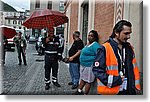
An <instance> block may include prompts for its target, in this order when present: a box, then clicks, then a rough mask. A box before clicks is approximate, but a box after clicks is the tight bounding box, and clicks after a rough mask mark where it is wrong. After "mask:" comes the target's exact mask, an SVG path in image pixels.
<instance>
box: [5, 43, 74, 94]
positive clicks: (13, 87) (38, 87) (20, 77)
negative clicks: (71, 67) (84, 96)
mask: <svg viewBox="0 0 150 102" xmlns="http://www.w3.org/2000/svg"><path fill="white" fill-rule="evenodd" d="M27 64H28V65H27V66H24V65H23V64H22V65H21V66H19V65H18V58H17V52H7V55H6V64H5V66H4V67H3V68H2V70H3V72H2V73H3V81H2V82H3V93H2V94H8V95H12V94H13V95H31V94H32V95H34V94H36V95H45V94H48V95H51V94H53V95H66V94H68V95H70V94H72V93H73V92H74V91H76V90H72V89H71V86H68V85H67V83H68V82H69V81H70V75H69V72H68V65H67V64H65V63H64V62H60V64H59V73H58V75H59V76H58V80H59V83H60V84H61V87H60V88H58V87H56V86H54V85H53V84H51V85H50V89H49V90H45V89H44V85H45V84H44V56H38V55H37V54H36V51H35V48H34V44H29V46H28V49H27Z"/></svg>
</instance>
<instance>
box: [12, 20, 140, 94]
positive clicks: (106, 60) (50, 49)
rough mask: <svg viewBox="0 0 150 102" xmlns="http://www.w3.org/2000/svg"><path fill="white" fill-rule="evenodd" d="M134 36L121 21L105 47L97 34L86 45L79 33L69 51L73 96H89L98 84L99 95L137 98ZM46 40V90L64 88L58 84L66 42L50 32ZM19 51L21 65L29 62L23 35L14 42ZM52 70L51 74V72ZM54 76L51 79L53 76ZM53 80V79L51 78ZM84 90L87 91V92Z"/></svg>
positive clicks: (138, 80)
mask: <svg viewBox="0 0 150 102" xmlns="http://www.w3.org/2000/svg"><path fill="white" fill-rule="evenodd" d="M131 33H132V24H131V23H130V22H129V21H126V20H121V21H119V22H118V23H117V24H116V25H115V26H114V28H113V31H112V35H111V36H110V37H109V39H108V40H107V41H106V42H104V43H103V44H100V43H99V34H98V32H97V31H95V30H91V31H90V32H89V33H88V39H87V40H88V43H87V44H86V45H84V44H83V41H82V40H81V39H80V32H79V31H75V32H74V33H73V34H72V38H73V40H74V41H73V44H72V46H71V47H70V49H69V52H68V54H69V57H68V58H67V61H66V62H67V63H68V62H69V73H70V79H71V80H70V82H68V85H72V87H71V88H72V89H76V92H75V93H72V94H73V95H88V94H89V91H90V90H91V85H92V84H94V82H95V81H96V82H97V94H100V95H135V94H136V93H137V92H139V91H140V75H139V69H138V66H137V63H136V58H135V53H134V50H133V47H132V45H131V44H130V43H129V42H127V40H128V39H130V34H131ZM47 35H48V36H47V37H45V38H44V39H43V45H44V48H45V66H44V69H45V90H49V88H50V84H51V80H50V79H52V83H53V84H54V85H55V86H57V87H61V85H60V84H59V81H58V68H59V63H58V61H61V60H62V53H63V50H64V39H62V36H59V37H58V36H55V35H54V29H49V30H48V34H47ZM14 42H15V44H16V47H17V51H18V59H19V65H21V64H22V60H21V54H22V57H23V61H24V65H27V62H26V46H27V44H26V41H25V39H24V38H22V36H21V32H19V33H18V35H17V36H16V37H15V38H14ZM51 70H52V72H51ZM51 73H52V75H50V74H51ZM50 76H52V78H50ZM84 87H85V88H84Z"/></svg>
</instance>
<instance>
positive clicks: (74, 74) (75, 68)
mask: <svg viewBox="0 0 150 102" xmlns="http://www.w3.org/2000/svg"><path fill="white" fill-rule="evenodd" d="M69 72H70V76H71V80H72V83H73V84H78V83H79V78H80V70H79V64H78V63H69Z"/></svg>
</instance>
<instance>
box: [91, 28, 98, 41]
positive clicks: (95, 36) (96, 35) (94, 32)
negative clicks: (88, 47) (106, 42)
mask: <svg viewBox="0 0 150 102" xmlns="http://www.w3.org/2000/svg"><path fill="white" fill-rule="evenodd" d="M90 33H92V34H93V36H94V38H95V41H96V42H98V39H99V37H98V33H97V31H95V30H91V31H90V32H89V34H90Z"/></svg>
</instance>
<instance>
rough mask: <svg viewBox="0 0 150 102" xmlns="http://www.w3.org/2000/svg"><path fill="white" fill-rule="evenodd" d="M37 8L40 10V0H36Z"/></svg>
mask: <svg viewBox="0 0 150 102" xmlns="http://www.w3.org/2000/svg"><path fill="white" fill-rule="evenodd" d="M35 8H40V0H36V3H35Z"/></svg>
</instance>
